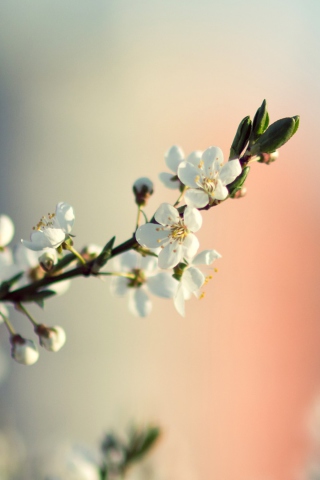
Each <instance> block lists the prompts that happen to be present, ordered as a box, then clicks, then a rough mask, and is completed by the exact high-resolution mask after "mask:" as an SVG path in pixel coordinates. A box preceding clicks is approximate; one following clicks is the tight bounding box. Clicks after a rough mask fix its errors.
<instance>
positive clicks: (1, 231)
mask: <svg viewBox="0 0 320 480" xmlns="http://www.w3.org/2000/svg"><path fill="white" fill-rule="evenodd" d="M13 235H14V224H13V222H12V220H11V218H10V217H8V216H7V215H0V247H5V246H6V245H8V243H10V242H11V240H12V238H13Z"/></svg>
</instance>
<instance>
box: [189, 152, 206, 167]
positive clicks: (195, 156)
mask: <svg viewBox="0 0 320 480" xmlns="http://www.w3.org/2000/svg"><path fill="white" fill-rule="evenodd" d="M202 153H203V152H201V151H200V150H195V151H194V152H191V153H190V155H188V156H187V158H186V162H189V163H192V165H194V166H195V167H197V166H198V165H199V163H200V161H201V158H202Z"/></svg>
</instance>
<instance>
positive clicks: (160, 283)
mask: <svg viewBox="0 0 320 480" xmlns="http://www.w3.org/2000/svg"><path fill="white" fill-rule="evenodd" d="M113 266H114V269H115V270H116V271H117V272H119V273H127V274H130V275H131V278H127V277H121V276H119V277H115V278H113V279H112V283H111V292H112V293H113V294H114V295H118V296H123V295H125V294H126V293H129V310H130V312H131V313H132V314H133V315H136V316H138V317H146V316H147V315H148V314H149V313H150V312H151V309H152V303H151V300H150V298H149V295H148V292H150V293H152V294H153V295H156V296H157V297H161V298H172V297H173V295H174V293H175V291H176V289H177V281H176V280H175V279H174V278H173V277H172V276H171V275H170V273H168V272H158V269H157V258H156V257H153V256H150V255H147V256H145V257H143V256H142V255H140V254H139V253H138V252H135V251H133V250H130V251H129V252H125V253H123V254H122V255H119V257H116V258H115V259H114V260H113Z"/></svg>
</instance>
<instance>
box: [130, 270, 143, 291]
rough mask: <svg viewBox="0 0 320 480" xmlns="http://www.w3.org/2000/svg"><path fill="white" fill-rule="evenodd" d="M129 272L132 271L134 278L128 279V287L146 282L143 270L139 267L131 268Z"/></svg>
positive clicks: (139, 285) (134, 286)
mask: <svg viewBox="0 0 320 480" xmlns="http://www.w3.org/2000/svg"><path fill="white" fill-rule="evenodd" d="M131 273H133V275H134V278H129V279H128V287H131V288H139V287H141V285H143V284H144V283H146V277H145V274H144V272H143V270H141V269H140V268H133V269H132V270H131Z"/></svg>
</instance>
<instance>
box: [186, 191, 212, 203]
mask: <svg viewBox="0 0 320 480" xmlns="http://www.w3.org/2000/svg"><path fill="white" fill-rule="evenodd" d="M184 199H185V202H186V204H187V205H189V206H190V207H197V208H202V207H205V206H206V205H208V203H209V196H208V194H207V193H205V192H204V191H203V190H199V189H196V188H190V190H187V191H186V193H185V195H184Z"/></svg>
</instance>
